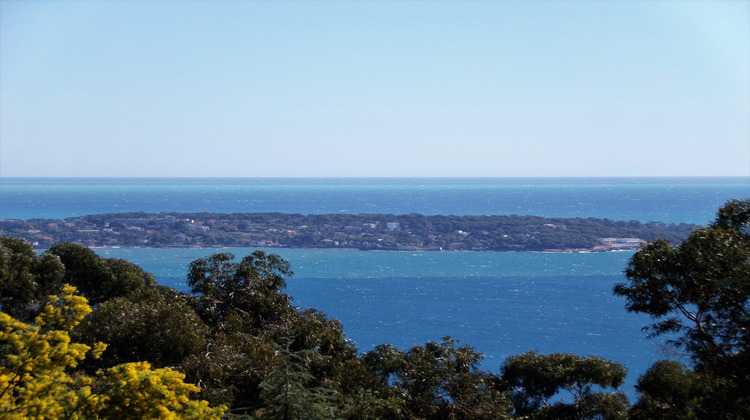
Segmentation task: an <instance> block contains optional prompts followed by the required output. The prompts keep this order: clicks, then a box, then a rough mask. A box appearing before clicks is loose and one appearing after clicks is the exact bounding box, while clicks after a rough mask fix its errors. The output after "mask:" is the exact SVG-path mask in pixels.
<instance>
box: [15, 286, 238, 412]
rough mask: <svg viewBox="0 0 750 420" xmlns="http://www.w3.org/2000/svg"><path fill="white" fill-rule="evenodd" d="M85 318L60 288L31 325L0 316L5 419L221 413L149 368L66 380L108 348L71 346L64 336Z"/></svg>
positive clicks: (178, 378)
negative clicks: (89, 359)
mask: <svg viewBox="0 0 750 420" xmlns="http://www.w3.org/2000/svg"><path fill="white" fill-rule="evenodd" d="M89 313H91V307H90V306H88V303H87V301H86V299H85V298H83V297H81V296H79V295H77V294H76V289H75V288H74V287H72V286H69V285H65V286H64V287H63V290H62V292H61V296H59V297H58V296H51V297H50V299H49V303H48V304H47V305H46V306H45V308H44V310H43V312H42V313H41V314H40V315H39V316H38V317H37V318H36V319H35V325H32V324H26V323H23V322H21V321H18V320H16V319H14V318H12V317H11V316H10V315H8V314H6V313H4V312H2V313H0V412H2V415H3V417H4V418H11V419H14V418H16V419H24V418H84V419H86V418H90V419H98V418H121V419H140V418H155V417H160V418H188V419H218V418H220V417H221V415H222V413H223V412H224V408H211V407H209V406H208V403H206V402H205V401H196V400H192V399H190V398H189V395H190V394H191V393H194V392H196V391H198V387H196V386H194V385H191V384H187V383H184V382H183V381H182V379H183V378H184V375H182V374H181V373H179V372H176V371H173V370H171V369H157V370H151V369H150V365H149V364H148V363H132V364H125V365H118V366H115V367H113V368H110V369H107V370H105V371H100V372H98V373H97V375H96V376H94V377H92V376H87V375H85V374H82V373H80V372H75V373H71V372H73V371H74V369H75V368H76V367H77V366H78V365H79V364H80V363H81V361H83V360H84V359H85V358H86V356H87V355H90V356H92V357H98V356H99V355H100V354H101V353H102V352H103V351H104V349H105V347H106V345H105V344H103V343H97V344H95V345H94V346H88V345H86V344H81V343H75V342H72V341H71V339H70V331H71V330H72V329H73V328H75V327H76V326H77V325H78V324H79V323H80V322H81V320H82V319H83V318H84V317H85V316H86V315H88V314H89Z"/></svg>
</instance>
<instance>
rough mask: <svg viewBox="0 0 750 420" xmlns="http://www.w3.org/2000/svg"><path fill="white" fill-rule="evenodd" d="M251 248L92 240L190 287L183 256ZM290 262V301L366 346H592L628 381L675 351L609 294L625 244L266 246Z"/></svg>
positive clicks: (498, 354)
mask: <svg viewBox="0 0 750 420" xmlns="http://www.w3.org/2000/svg"><path fill="white" fill-rule="evenodd" d="M253 250H254V249H251V248H222V249H149V248H115V249H111V248H110V249H97V250H96V252H97V253H99V254H100V255H102V256H104V257H108V258H125V259H127V260H130V261H133V262H136V263H137V264H139V265H141V267H143V268H144V269H145V270H146V271H148V272H151V273H153V274H154V275H155V276H156V278H157V280H158V282H159V283H161V284H165V285H168V286H171V287H175V288H177V289H180V290H183V291H187V290H188V287H187V285H186V284H185V279H186V274H187V265H188V264H189V262H190V261H193V260H195V259H197V258H201V257H205V256H208V255H210V254H212V253H215V252H231V253H233V254H234V255H235V256H237V257H242V256H244V255H247V254H249V253H250V252H252V251H253ZM264 251H266V252H272V253H277V254H279V255H280V256H282V257H283V258H285V259H286V260H288V261H289V262H290V263H291V264H292V269H293V271H294V273H295V274H294V276H293V277H291V278H290V279H288V281H287V286H288V287H287V290H286V292H287V293H288V294H290V295H291V296H292V297H293V302H292V303H293V305H295V306H299V307H314V308H316V309H318V310H321V311H323V312H325V313H327V314H328V316H329V317H331V318H335V319H339V320H340V321H341V322H342V324H343V326H344V331H345V333H346V336H347V338H349V339H351V340H353V341H354V342H355V343H356V345H357V347H358V348H359V350H360V351H361V352H366V351H369V350H372V349H373V348H374V347H375V346H376V345H378V344H385V343H389V344H393V345H395V346H397V347H399V348H403V349H408V348H410V347H411V346H414V345H422V344H424V343H425V342H427V341H439V340H441V338H442V337H443V336H446V335H448V336H451V337H452V338H454V339H457V340H459V341H460V342H461V343H463V344H469V345H471V346H474V347H475V348H476V349H477V351H479V352H481V353H482V354H483V355H484V356H485V359H484V361H483V363H482V368H483V369H486V370H490V371H493V372H499V369H500V366H501V364H502V362H503V360H505V358H507V357H508V356H510V355H514V354H521V353H524V352H527V351H530V350H537V351H539V352H541V353H544V354H546V353H554V352H569V353H576V354H579V355H597V356H601V357H604V358H607V359H610V360H615V361H618V362H621V363H623V364H624V365H625V366H626V367H627V368H628V371H629V374H628V378H627V380H626V382H625V384H624V386H623V390H624V391H625V392H626V393H627V394H628V395H629V396H630V397H631V399H633V398H634V397H635V391H634V388H633V387H634V385H635V382H636V380H637V378H638V376H640V375H641V374H643V373H644V372H645V371H646V369H648V367H649V366H650V365H651V364H652V363H653V362H655V361H657V360H660V359H664V358H670V357H674V356H673V355H670V354H668V353H665V352H664V351H663V350H662V347H663V344H664V343H663V342H662V341H661V340H647V339H646V337H645V334H644V333H642V332H641V328H642V327H643V326H644V325H646V324H647V323H648V321H649V319H648V317H646V316H642V315H636V314H629V313H627V312H626V311H625V309H624V305H625V301H624V299H621V298H617V297H615V296H613V295H612V287H613V286H614V284H615V283H617V282H620V281H623V280H624V277H623V275H622V271H623V269H624V267H625V265H626V264H627V261H628V259H629V258H630V256H632V252H609V253H581V254H572V253H568V254H566V253H530V252H518V253H510V252H508V253H500V252H497V253H493V252H398V251H376V252H362V251H355V250H324V249H279V248H273V249H264Z"/></svg>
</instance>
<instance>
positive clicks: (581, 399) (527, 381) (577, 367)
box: [502, 351, 627, 419]
mask: <svg viewBox="0 0 750 420" xmlns="http://www.w3.org/2000/svg"><path fill="white" fill-rule="evenodd" d="M626 373H627V371H626V370H625V367H624V366H623V365H622V364H620V363H617V362H611V361H608V360H605V359H602V358H600V357H596V356H588V357H584V358H581V357H579V356H577V355H575V354H568V353H554V354H548V355H539V354H537V353H536V352H535V351H532V352H529V353H525V354H522V355H520V356H511V357H509V358H508V359H507V360H506V361H505V363H504V364H503V366H502V378H503V380H504V381H505V382H506V383H507V384H508V386H509V387H510V389H511V390H512V392H513V403H514V406H515V413H516V414H517V415H530V414H533V415H534V418H578V419H585V418H596V416H602V417H603V418H608V419H610V418H611V419H616V418H626V412H627V410H626V407H627V398H625V396H624V395H623V394H622V393H620V392H615V393H603V392H594V387H595V386H597V387H601V388H610V387H612V388H617V387H619V386H620V385H622V382H623V380H624V379H625V375H626ZM560 391H567V392H568V393H569V394H570V396H572V398H573V401H572V402H570V403H567V402H554V401H552V400H551V398H552V397H553V396H557V395H558V393H559V392H560Z"/></svg>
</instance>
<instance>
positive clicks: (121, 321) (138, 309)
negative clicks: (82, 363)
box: [73, 286, 208, 367]
mask: <svg viewBox="0 0 750 420" xmlns="http://www.w3.org/2000/svg"><path fill="white" fill-rule="evenodd" d="M188 300H189V297H188V296H185V295H183V294H181V293H180V292H177V291H176V290H174V289H170V288H168V287H165V286H156V287H153V288H149V289H144V290H141V291H139V292H137V293H132V294H131V295H130V296H129V297H128V298H125V297H118V298H114V299H110V300H108V301H106V302H104V303H102V304H100V305H99V306H98V307H97V308H96V310H95V311H94V312H93V313H91V314H90V315H89V316H87V317H86V318H85V319H84V320H83V322H82V323H81V325H79V326H78V328H76V329H75V330H74V331H73V336H74V338H76V339H78V340H80V341H82V342H85V343H95V342H98V341H103V342H105V343H107V350H106V351H105V352H104V354H102V357H100V358H99V359H98V360H97V361H96V362H93V361H92V364H93V365H94V366H96V367H111V366H114V365H117V364H120V363H127V362H138V361H148V362H149V363H151V364H152V365H154V366H156V367H163V366H176V365H179V364H180V363H181V362H182V361H183V360H184V359H185V358H186V357H187V356H189V355H191V354H194V353H197V352H199V351H202V350H204V349H205V347H206V340H207V336H208V328H207V327H206V325H205V324H204V323H203V321H202V320H201V319H200V317H199V316H198V314H196V313H195V310H194V309H193V308H192V307H191V306H190V305H189V304H188V303H187V301H188Z"/></svg>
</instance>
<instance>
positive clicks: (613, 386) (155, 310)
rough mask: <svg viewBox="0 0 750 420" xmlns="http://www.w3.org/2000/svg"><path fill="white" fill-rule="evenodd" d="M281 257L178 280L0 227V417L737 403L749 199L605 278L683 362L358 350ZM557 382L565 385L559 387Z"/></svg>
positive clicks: (554, 415) (721, 412) (567, 410)
mask: <svg viewBox="0 0 750 420" xmlns="http://www.w3.org/2000/svg"><path fill="white" fill-rule="evenodd" d="M292 275H293V273H292V270H291V266H290V264H289V263H288V262H287V261H284V260H283V259H281V258H280V257H278V256H276V255H273V254H267V253H264V252H261V251H256V252H253V253H252V254H250V255H247V256H245V257H243V258H241V259H237V258H235V256H233V255H231V254H227V253H218V254H213V255H210V256H208V257H205V258H201V259H198V260H196V261H193V262H192V263H191V264H190V268H189V274H188V279H187V281H188V284H189V286H190V287H191V291H192V292H191V293H180V292H178V291H176V290H173V289H170V288H168V287H164V286H160V285H158V284H156V282H155V281H154V278H153V277H152V276H151V275H150V274H148V273H146V272H144V271H143V270H142V269H140V267H138V266H137V265H135V264H132V263H130V262H128V261H124V260H119V259H107V258H102V257H99V256H97V255H96V254H95V253H94V252H92V251H91V250H90V249H88V248H86V247H83V246H81V245H77V244H71V243H59V244H56V245H54V246H52V247H50V248H49V249H48V250H46V251H45V252H43V253H41V254H38V253H37V252H35V250H34V248H33V247H32V245H30V244H29V243H28V242H27V241H25V240H23V239H20V238H11V237H1V238H0V309H2V313H1V314H0V413H2V415H0V417H3V418H79V419H97V418H123V419H127V418H133V419H135V418H138V419H140V418H156V417H160V418H196V419H198V418H219V417H222V416H223V417H224V418H246V419H324V418H340V419H511V418H524V419H627V418H633V419H747V418H750V356H749V355H748V348H749V347H748V346H749V345H750V200H744V201H731V202H729V203H727V204H726V205H725V206H724V207H722V208H721V209H720V211H719V213H718V215H717V218H716V220H715V221H714V223H712V224H711V225H710V226H708V227H705V228H702V229H699V230H696V231H695V232H693V233H692V234H690V235H689V237H688V238H687V239H686V240H685V241H683V242H681V243H679V244H672V243H670V242H668V241H664V240H657V241H652V242H650V243H649V244H648V245H646V246H644V247H643V248H641V249H640V250H639V251H637V252H636V253H635V254H634V256H633V257H632V259H631V260H630V263H629V265H628V267H627V270H626V279H627V280H626V281H625V282H623V283H622V284H618V285H616V287H615V289H614V293H615V294H617V295H619V296H623V297H624V298H625V300H626V304H625V309H626V310H628V311H633V312H641V313H647V314H649V315H651V317H652V319H653V324H651V325H648V326H645V327H646V329H647V331H648V333H650V334H651V335H654V336H659V335H663V334H670V337H673V340H672V341H671V344H672V345H673V346H674V349H675V350H676V351H680V352H682V353H683V354H684V355H685V356H687V357H688V358H689V360H690V363H688V364H682V363H680V362H676V361H673V360H666V361H658V362H656V363H655V364H654V365H653V366H652V367H651V368H650V369H649V370H648V371H647V372H646V373H645V374H644V375H643V376H642V377H641V378H640V379H639V380H638V384H637V391H638V398H637V400H636V401H632V402H631V401H628V399H627V398H626V396H625V395H624V394H623V393H622V392H620V391H618V387H619V386H620V385H621V384H622V382H623V379H624V378H625V375H626V367H625V366H623V365H621V364H620V363H616V362H612V361H608V360H605V359H602V358H600V357H597V356H585V357H584V356H579V355H575V354H565V353H556V354H539V353H537V352H533V351H532V352H529V353H525V354H522V355H517V356H511V357H509V358H508V359H507V360H506V361H505V362H504V363H503V364H502V366H501V367H500V370H499V371H498V372H489V371H485V370H481V369H480V367H479V363H480V361H481V360H482V355H481V354H479V353H478V352H477V351H475V350H474V349H473V348H472V347H471V346H469V345H466V344H461V343H457V342H455V341H454V340H452V339H451V338H450V337H443V338H442V339H441V340H440V341H435V342H427V343H425V344H424V345H422V346H415V347H413V348H411V349H408V350H405V349H399V348H396V347H394V346H391V345H388V344H383V345H380V346H377V347H376V348H375V349H374V350H372V351H369V352H366V353H364V354H362V353H361V352H359V351H358V349H357V348H356V347H355V346H354V345H353V344H352V343H351V342H350V341H348V340H347V339H346V337H345V335H344V330H343V327H342V325H341V323H339V322H338V321H336V320H333V319H330V318H328V317H327V316H326V315H325V314H324V313H322V312H319V311H316V310H314V309H300V308H296V307H294V306H292V305H291V300H292V299H291V297H290V296H289V295H287V294H286V293H285V292H284V290H285V281H286V280H285V279H287V278H289V277H290V276H292ZM561 396H563V397H565V398H561Z"/></svg>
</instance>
